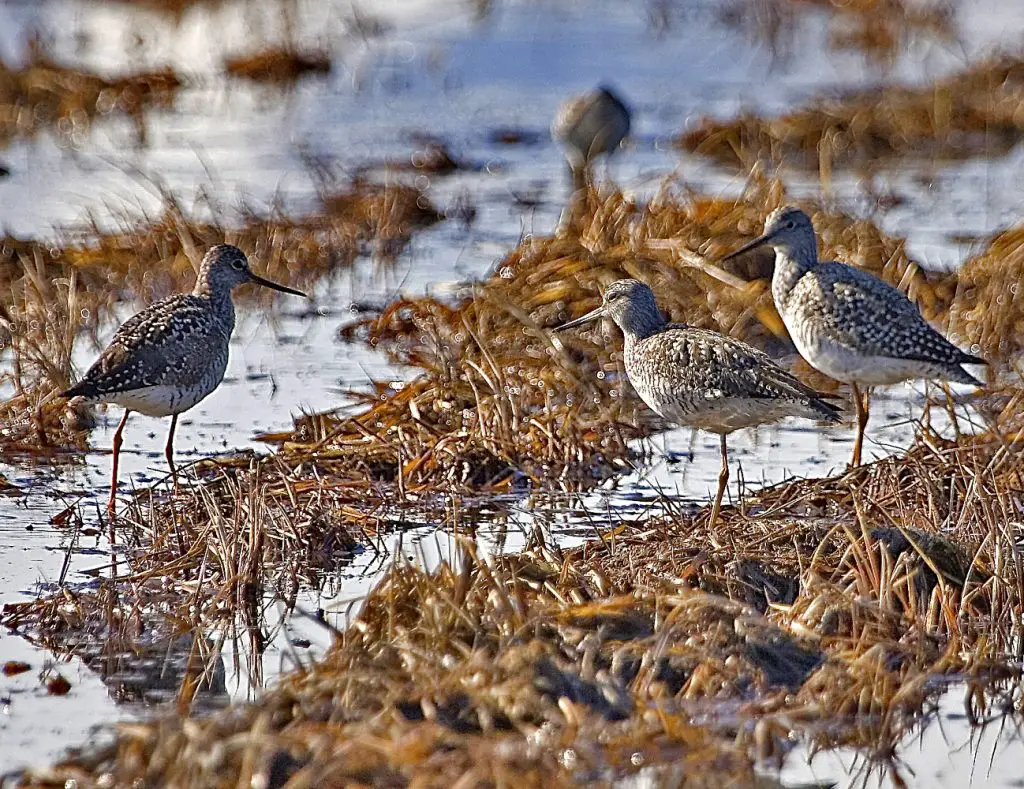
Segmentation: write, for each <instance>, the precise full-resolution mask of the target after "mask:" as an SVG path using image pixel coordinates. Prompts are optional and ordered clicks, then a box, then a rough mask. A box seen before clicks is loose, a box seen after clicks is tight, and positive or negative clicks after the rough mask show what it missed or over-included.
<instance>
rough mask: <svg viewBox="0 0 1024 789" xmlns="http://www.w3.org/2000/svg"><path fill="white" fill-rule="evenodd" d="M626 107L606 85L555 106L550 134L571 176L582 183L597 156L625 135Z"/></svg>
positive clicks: (626, 130)
mask: <svg viewBox="0 0 1024 789" xmlns="http://www.w3.org/2000/svg"><path fill="white" fill-rule="evenodd" d="M629 126H630V111H629V107H627V106H626V104H625V103H624V102H623V101H622V99H620V98H619V97H618V96H616V95H615V93H614V92H613V91H612V90H611V88H608V87H606V86H601V87H599V88H597V90H595V91H593V92H591V93H586V94H584V95H582V96H574V97H572V98H570V99H568V100H566V101H565V102H564V103H563V104H562V106H561V107H559V109H558V114H557V115H556V116H555V120H554V122H553V123H552V124H551V136H552V137H554V138H555V139H556V140H557V141H558V142H559V143H561V144H562V146H563V147H564V148H565V157H566V159H568V160H569V167H570V169H571V170H572V173H573V178H574V180H575V181H576V182H577V184H578V185H579V184H580V183H582V181H583V179H584V177H585V173H586V170H587V167H588V166H589V165H590V162H591V161H592V160H594V159H595V158H597V157H598V156H601V155H604V154H609V155H610V154H612V153H614V152H615V151H616V150H617V149H618V147H619V145H621V144H622V141H623V140H625V139H626V137H627V136H629Z"/></svg>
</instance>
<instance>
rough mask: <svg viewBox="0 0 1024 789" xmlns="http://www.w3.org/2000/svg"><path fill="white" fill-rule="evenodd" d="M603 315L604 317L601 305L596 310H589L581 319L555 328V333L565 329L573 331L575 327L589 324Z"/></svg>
mask: <svg viewBox="0 0 1024 789" xmlns="http://www.w3.org/2000/svg"><path fill="white" fill-rule="evenodd" d="M603 315H604V305H601V306H600V307H598V308H597V309H596V310H591V311H590V312H588V313H587V314H586V315H584V316H583V317H582V318H577V319H576V320H574V321H569V322H568V323H563V324H562V325H561V326H559V327H558V328H556V329H555V331H565V330H566V329H573V328H575V327H576V326H582V325H583V324H584V323H590V322H591V321H596V320H597V319H598V318H600V317H602V316H603Z"/></svg>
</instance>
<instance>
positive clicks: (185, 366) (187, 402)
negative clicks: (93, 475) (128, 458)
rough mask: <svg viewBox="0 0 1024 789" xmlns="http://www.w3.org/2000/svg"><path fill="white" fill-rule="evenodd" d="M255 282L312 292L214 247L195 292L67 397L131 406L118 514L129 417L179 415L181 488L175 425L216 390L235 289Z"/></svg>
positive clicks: (110, 505)
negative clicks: (279, 281) (268, 276)
mask: <svg viewBox="0 0 1024 789" xmlns="http://www.w3.org/2000/svg"><path fill="white" fill-rule="evenodd" d="M244 282H255V283H256V284H258V285H263V286H265V287H268V288H273V289H274V290H279V291H281V292H282V293H291V294H293V295H295V296H305V295H306V294H305V293H303V292H301V291H298V290H293V289H292V288H287V287H285V286H284V285H278V284H277V283H276V282H271V281H270V280H266V279H263V278H262V277H259V276H257V275H256V274H253V273H252V271H250V270H249V261H248V260H247V259H246V257H245V254H244V253H243V252H242V250H240V249H238V248H237V247H233V246H231V245H230V244H218V245H217V246H215V247H211V248H210V250H209V251H208V252H207V253H206V256H205V257H204V258H203V262H202V265H201V266H200V267H199V274H198V276H197V277H196V284H195V287H194V288H193V289H192V292H191V293H178V294H175V295H173V296H169V297H167V298H166V299H161V300H160V301H158V302H156V303H155V304H152V305H151V306H149V307H147V308H146V309H144V310H143V311H142V312H140V313H138V314H137V315H134V316H133V317H131V318H129V319H128V320H127V321H125V322H124V324H122V326H121V327H120V328H119V329H118V330H117V333H116V334H114V338H113V339H112V340H111V341H110V345H108V346H107V348H106V349H105V350H104V351H103V353H102V354H100V357H99V358H98V359H97V360H96V361H95V362H94V363H93V365H92V367H90V368H89V371H88V372H87V373H86V374H85V377H83V378H82V380H81V381H79V382H78V383H77V384H75V385H74V386H72V387H71V388H70V389H68V390H67V391H66V392H63V393H62V394H63V396H64V397H68V398H82V400H83V401H84V402H87V403H113V404H114V405H119V406H121V407H122V408H124V416H122V417H121V422H120V423H119V424H118V426H117V431H116V432H115V433H114V446H113V455H114V460H113V470H112V472H111V476H110V499H109V500H108V502H107V509H108V510H109V511H110V512H113V511H114V504H115V495H116V493H117V463H118V459H119V457H120V453H121V441H122V433H123V431H124V426H125V423H127V421H128V415H129V414H130V413H131V412H132V411H138V412H139V413H140V414H145V415H146V416H158V417H159V416H169V417H171V430H170V432H169V433H168V435H167V445H166V447H165V448H164V455H165V457H166V458H167V465H168V466H169V467H170V469H171V476H172V478H173V479H174V484H175V487H177V484H178V477H177V472H176V470H175V468H174V428H175V426H176V425H177V422H178V414H180V413H182V412H183V411H187V410H188V409H190V408H192V406H194V405H195V404H196V403H198V402H200V401H201V400H202V399H203V398H204V397H206V396H207V395H208V394H210V393H211V392H212V391H213V390H214V389H216V388H217V387H218V386H219V385H220V382H221V380H222V379H223V378H224V370H225V369H226V368H227V365H228V341H229V340H230V339H231V332H232V331H233V330H234V328H235V307H234V304H233V303H232V301H231V291H232V290H233V289H234V288H235V287H236V286H238V285H241V284H242V283H244Z"/></svg>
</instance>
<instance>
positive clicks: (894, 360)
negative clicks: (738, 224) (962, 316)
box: [725, 207, 986, 466]
mask: <svg viewBox="0 0 1024 789" xmlns="http://www.w3.org/2000/svg"><path fill="white" fill-rule="evenodd" d="M762 244H768V245H770V246H772V247H773V248H774V249H775V273H774V274H773V275H772V297H773V298H774V299H775V306H776V308H777V309H778V311H779V315H780V316H782V321H783V323H785V325H786V330H787V331H788V332H789V336H790V338H792V340H793V344H794V345H796V348H797V350H798V351H800V354H801V355H802V356H803V357H804V358H805V359H806V360H807V362H808V363H809V364H810V365H811V366H812V367H814V368H816V369H818V370H820V371H821V372H823V373H825V375H827V376H830V377H831V378H835V379H836V380H837V381H842V382H843V383H848V384H850V385H851V386H852V389H853V399H854V404H855V405H856V407H857V438H856V441H855V442H854V445H853V460H852V465H854V466H858V465H860V460H861V447H862V445H863V442H864V429H865V428H866V427H867V423H868V405H869V403H868V400H869V397H870V392H871V387H873V386H884V385H887V384H894V383H898V382H899V381H905V380H908V379H910V378H942V379H946V380H950V381H956V382H958V383H964V384H974V385H975V386H981V382H980V381H979V380H978V379H977V378H975V377H974V376H973V375H971V374H970V373H968V372H967V371H966V370H964V369H963V367H961V365H963V364H985V363H986V362H985V360H984V359H981V358H979V357H977V356H972V355H971V354H969V353H964V352H963V351H961V350H960V349H959V348H957V347H956V346H955V345H953V344H952V343H951V342H949V340H947V339H946V338H945V337H943V336H942V335H941V334H939V333H938V332H937V331H935V329H933V328H932V327H931V326H930V325H929V324H928V323H927V321H925V319H924V318H923V317H921V313H920V312H918V309H917V307H915V306H914V304H913V303H912V302H911V301H910V300H909V299H908V298H907V297H906V296H904V295H903V294H902V293H900V292H899V291H898V290H897V289H896V288H894V287H892V286H891V285H889V284H887V283H885V282H883V281H882V280H880V279H878V277H875V276H874V275H872V274H869V273H868V272H866V271H863V270H861V269H858V268H854V267H853V266H849V265H846V264H844V263H836V262H834V261H831V260H829V261H819V260H818V246H817V239H816V237H815V235H814V226H813V225H812V224H811V220H810V218H809V217H808V216H807V214H805V213H804V212H803V211H801V210H800V209H798V208H791V207H782V208H778V209H776V210H775V211H773V212H772V213H771V214H769V215H768V219H767V221H766V222H765V225H764V233H763V234H762V235H761V236H759V237H758V238H755V239H754V240H753V241H751V242H750V243H749V244H744V245H743V246H742V247H740V248H739V249H737V250H736V251H735V252H733V253H731V254H729V255H727V256H726V257H725V260H729V259H730V258H734V257H736V256H738V255H742V254H743V253H744V252H747V251H748V250H751V249H754V248H755V247H759V246H761V245H762ZM861 387H863V388H864V393H863V396H862V394H861Z"/></svg>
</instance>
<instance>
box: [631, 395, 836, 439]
mask: <svg viewBox="0 0 1024 789" xmlns="http://www.w3.org/2000/svg"><path fill="white" fill-rule="evenodd" d="M638 394H640V395H641V399H642V400H643V401H644V402H646V403H647V405H648V406H649V407H650V408H651V410H652V411H654V412H655V413H657V414H659V415H660V416H661V417H663V418H664V419H666V420H668V421H669V422H674V423H675V424H677V425H685V426H687V427H695V428H697V429H699V430H706V431H708V432H709V433H731V432H733V431H734V430H742V429H744V428H747V427H756V426H757V425H765V424H771V423H774V422H778V421H779V420H781V419H785V418H786V417H787V416H809V417H811V418H814V417H816V416H817V414H814V413H813V412H811V411H809V409H807V408H805V407H803V406H801V405H800V404H799V403H792V402H785V401H781V400H769V399H767V398H754V397H728V398H721V399H711V398H709V399H700V400H693V399H688V400H687V401H686V402H682V401H680V402H678V403H676V402H664V401H662V400H661V399H660V398H656V397H651V398H650V399H648V398H647V397H644V393H643V392H638Z"/></svg>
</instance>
